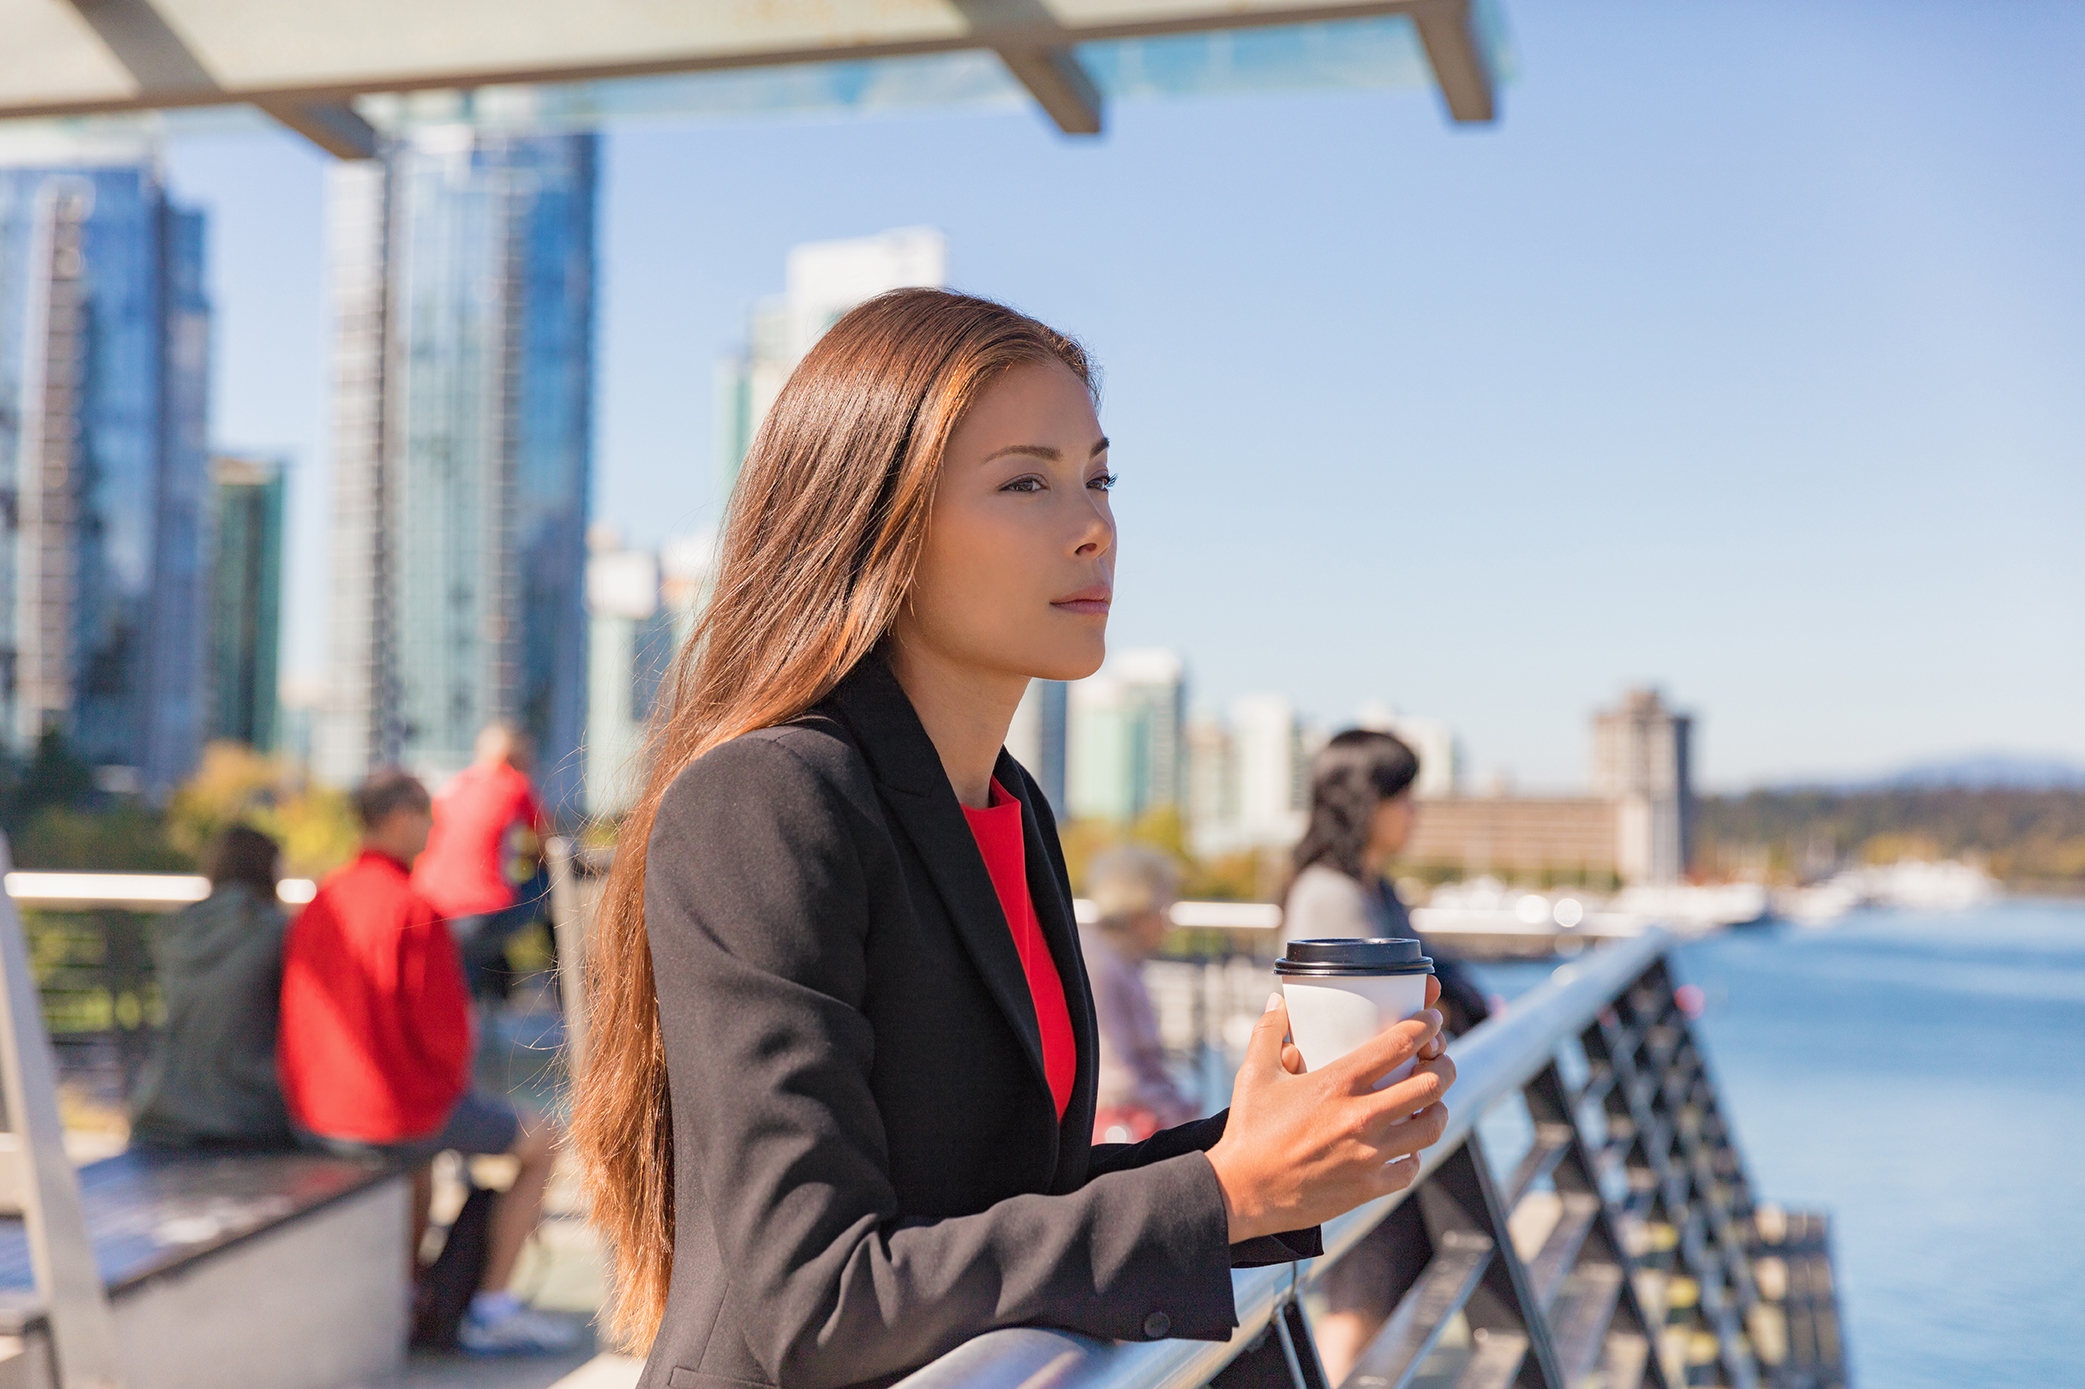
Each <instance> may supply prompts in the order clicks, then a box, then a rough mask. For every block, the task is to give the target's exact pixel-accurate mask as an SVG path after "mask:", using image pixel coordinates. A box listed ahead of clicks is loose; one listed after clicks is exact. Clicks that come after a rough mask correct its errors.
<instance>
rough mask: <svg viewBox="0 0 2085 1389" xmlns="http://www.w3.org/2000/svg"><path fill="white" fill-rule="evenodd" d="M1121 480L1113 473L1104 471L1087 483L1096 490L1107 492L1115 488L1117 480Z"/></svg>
mask: <svg viewBox="0 0 2085 1389" xmlns="http://www.w3.org/2000/svg"><path fill="white" fill-rule="evenodd" d="M1119 480H1120V479H1118V478H1117V477H1116V476H1115V475H1114V474H1113V473H1102V474H1100V475H1099V476H1097V477H1094V478H1091V479H1089V480H1088V481H1087V483H1086V485H1087V486H1088V487H1091V488H1092V489H1093V490H1094V491H1096V492H1107V491H1111V490H1113V488H1114V486H1115V484H1116V482H1118V481H1119Z"/></svg>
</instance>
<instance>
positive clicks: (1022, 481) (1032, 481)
mask: <svg viewBox="0 0 2085 1389" xmlns="http://www.w3.org/2000/svg"><path fill="white" fill-rule="evenodd" d="M999 490H1000V491H1002V492H1040V491H1042V490H1043V481H1042V479H1041V478H1039V477H1017V478H1015V479H1014V480H1013V481H1012V482H1009V483H1008V484H1006V486H1004V487H1002V488H1000V489H999Z"/></svg>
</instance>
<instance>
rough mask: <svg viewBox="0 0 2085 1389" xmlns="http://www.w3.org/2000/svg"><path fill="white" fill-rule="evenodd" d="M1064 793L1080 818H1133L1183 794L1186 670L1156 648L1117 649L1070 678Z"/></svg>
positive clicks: (1176, 658)
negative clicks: (1094, 668)
mask: <svg viewBox="0 0 2085 1389" xmlns="http://www.w3.org/2000/svg"><path fill="white" fill-rule="evenodd" d="M1068 705H1069V708H1068V715H1069V717H1068V723H1069V729H1068V737H1067V743H1068V750H1067V751H1068V755H1067V757H1066V763H1065V771H1066V786H1065V795H1066V799H1067V802H1068V803H1069V805H1070V806H1071V812H1072V815H1073V816H1075V817H1077V818H1079V819H1089V818H1090V819H1100V820H1117V821H1123V822H1128V821H1131V820H1135V819H1136V818H1138V817H1139V816H1141V815H1143V814H1144V813H1145V812H1146V811H1149V810H1154V809H1157V808H1159V807H1161V806H1174V807H1182V806H1183V803H1184V801H1185V798H1186V795H1187V744H1186V731H1187V670H1186V667H1185V666H1184V665H1183V664H1182V662H1181V660H1180V657H1179V656H1177V655H1175V654H1174V653H1173V652H1171V651H1165V650H1161V649H1158V648H1144V649H1132V650H1127V651H1122V652H1118V653H1117V654H1116V655H1115V656H1113V657H1111V658H1110V659H1109V661H1108V663H1107V665H1106V666H1104V667H1103V668H1102V669H1101V670H1100V672H1099V673H1098V674H1096V675H1092V676H1089V677H1088V678H1086V679H1084V680H1080V681H1077V682H1075V683H1073V684H1072V686H1071V687H1070V692H1069V700H1068Z"/></svg>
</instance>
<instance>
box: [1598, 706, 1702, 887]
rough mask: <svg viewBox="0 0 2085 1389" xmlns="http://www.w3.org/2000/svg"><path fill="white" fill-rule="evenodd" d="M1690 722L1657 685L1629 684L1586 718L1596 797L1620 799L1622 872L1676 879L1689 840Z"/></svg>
mask: <svg viewBox="0 0 2085 1389" xmlns="http://www.w3.org/2000/svg"><path fill="white" fill-rule="evenodd" d="M1693 726H1694V721H1693V719H1692V718H1690V717H1689V716H1687V715H1685V714H1677V713H1674V712H1673V711H1672V710H1670V709H1667V708H1666V707H1665V701H1664V699H1663V698H1661V697H1660V696H1659V694H1658V692H1657V691H1656V690H1651V689H1633V690H1630V691H1628V692H1627V693H1626V694H1624V695H1623V696H1622V702H1621V704H1620V706H1619V707H1617V708H1614V709H1610V710H1604V711H1602V712H1601V713H1598V714H1596V715H1594V717H1593V778H1592V781H1593V784H1592V790H1593V794H1594V795H1595V796H1600V797H1604V798H1606V799H1609V800H1613V801H1616V802H1618V803H1619V815H1620V823H1619V828H1618V836H1619V837H1618V841H1617V857H1618V859H1619V865H1618V866H1619V870H1620V872H1621V875H1622V877H1623V878H1624V879H1626V880H1628V881H1631V882H1647V883H1669V882H1675V881H1677V880H1678V879H1679V877H1680V875H1681V874H1683V873H1685V872H1686V871H1687V861H1688V858H1689V855H1690V853H1691V851H1692V847H1693V829H1694V782H1693V772H1692V767H1691V761H1692V752H1691V748H1690V746H1689V744H1690V742H1691V739H1692V736H1693Z"/></svg>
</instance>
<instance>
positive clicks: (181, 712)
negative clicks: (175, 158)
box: [0, 146, 210, 795]
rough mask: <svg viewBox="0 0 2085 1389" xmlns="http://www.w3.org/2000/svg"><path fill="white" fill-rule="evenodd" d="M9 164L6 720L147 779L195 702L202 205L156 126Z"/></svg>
mask: <svg viewBox="0 0 2085 1389" xmlns="http://www.w3.org/2000/svg"><path fill="white" fill-rule="evenodd" d="M39 153H49V154H51V155H52V156H53V157H51V158H50V159H49V160H48V161H47V162H42V163H39V164H37V165H35V166H34V167H25V166H22V165H15V166H12V167H0V738H4V740H5V742H6V744H7V745H8V746H9V747H10V748H11V749H13V750H14V751H15V752H16V753H18V754H20V753H23V752H26V751H27V750H28V749H29V748H30V747H32V746H33V745H34V743H35V742H36V740H37V739H38V738H39V737H41V736H42V734H43V733H44V732H46V731H47V730H52V729H55V730H58V731H60V732H62V733H63V734H64V735H65V736H66V737H67V738H68V739H69V740H70V741H71V743H72V745H73V748H74V750H75V751H76V752H77V753H78V754H79V755H80V756H81V757H82V758H84V759H85V760H86V761H87V762H88V763H89V764H91V765H93V766H94V767H95V768H97V776H98V779H99V780H100V782H101V784H102V785H104V786H106V787H110V788H112V789H136V790H142V791H144V792H146V793H148V794H152V795H163V794H165V793H166V792H168V791H170V790H171V789H172V788H173V787H174V786H175V785H176V784H177V783H178V782H179V781H180V780H181V779H182V778H183V777H184V776H186V775H187V773H188V772H189V770H190V769H191V768H192V767H193V766H194V764H195V760H196V756H197V754H198V751H199V749H200V744H201V738H202V733H203V725H204V721H205V717H206V712H207V711H206V706H207V693H206V689H205V684H206V681H205V676H204V641H205V633H206V630H207V624H206V621H205V612H206V596H205V587H206V582H205V579H206V574H205V570H206V564H207V557H206V555H205V552H204V529H205V525H206V517H205V514H204V513H205V508H206V506H207V504H208V495H207V489H208V477H207V471H206V461H205V455H204V439H205V430H206V426H205V409H206V404H207V399H208V372H209V327H210V308H209V303H208V301H207V300H206V299H205V297H204V293H203V215H202V214H201V213H200V212H194V211H189V210H185V209H182V208H180V207H177V206H176V205H175V204H174V203H173V202H172V201H171V200H170V199H169V197H168V195H167V191H166V187H165V185H164V183H163V182H162V180H161V177H160V174H159V169H158V163H157V158H156V154H155V152H154V151H153V150H151V149H150V148H149V147H134V148H130V149H125V150H115V151H111V150H107V149H101V150H90V149H88V148H87V147H84V146H82V147H81V148H79V149H77V150H58V151H39Z"/></svg>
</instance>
